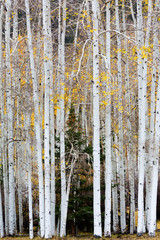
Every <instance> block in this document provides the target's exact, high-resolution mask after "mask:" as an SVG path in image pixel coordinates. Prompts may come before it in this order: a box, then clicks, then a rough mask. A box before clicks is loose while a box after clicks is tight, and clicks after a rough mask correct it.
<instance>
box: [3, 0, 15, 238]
mask: <svg viewBox="0 0 160 240" xmlns="http://www.w3.org/2000/svg"><path fill="white" fill-rule="evenodd" d="M6 10H7V11H6V22H5V50H6V79H7V80H6V81H7V84H6V87H7V91H6V97H7V124H8V126H7V129H8V136H7V137H8V142H7V144H8V165H9V234H10V235H14V233H15V182H14V156H13V154H14V151H13V148H14V144H13V100H12V82H11V72H10V69H11V64H10V11H11V1H10V0H7V1H6Z"/></svg>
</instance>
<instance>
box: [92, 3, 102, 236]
mask: <svg viewBox="0 0 160 240" xmlns="http://www.w3.org/2000/svg"><path fill="white" fill-rule="evenodd" d="M98 19H99V2H98V1H97V0H92V22H93V212H94V236H97V237H102V225H101V195H100V193H101V191H100V120H99V46H98V22H99V21H98Z"/></svg>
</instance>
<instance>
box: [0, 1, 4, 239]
mask: <svg viewBox="0 0 160 240" xmlns="http://www.w3.org/2000/svg"><path fill="white" fill-rule="evenodd" d="M2 17H3V5H2V4H1V7H0V96H1V98H2V96H3V85H2V78H3V63H2V56H3V54H2V22H3V21H2ZM3 107H4V106H3V101H1V105H0V110H1V112H0V114H1V139H0V145H1V148H0V170H1V176H0V237H1V238H3V237H4V224H3V208H2V192H1V191H2V184H1V182H2V179H3V176H2V163H3V158H4V155H3V153H4V150H3V147H4V135H3V127H4V124H3V120H4V117H3V116H4V114H3V111H4V108H3Z"/></svg>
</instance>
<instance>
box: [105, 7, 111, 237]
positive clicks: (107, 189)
mask: <svg viewBox="0 0 160 240" xmlns="http://www.w3.org/2000/svg"><path fill="white" fill-rule="evenodd" d="M106 29H107V30H108V29H110V3H108V4H107V6H106ZM106 64H107V67H108V69H107V70H108V71H109V72H110V70H111V66H110V32H109V31H107V33H106ZM107 76H108V79H107V85H106V87H107V89H106V92H107V93H108V97H107V99H106V100H107V106H106V116H105V127H106V133H105V220H104V221H105V222H104V236H106V237H110V236H111V177H112V170H111V163H112V161H111V95H110V91H111V78H110V75H109V74H107Z"/></svg>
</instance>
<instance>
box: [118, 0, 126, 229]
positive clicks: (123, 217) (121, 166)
mask: <svg viewBox="0 0 160 240" xmlns="http://www.w3.org/2000/svg"><path fill="white" fill-rule="evenodd" d="M118 6H119V5H118V0H116V30H117V31H118V32H120V26H119V9H118V8H119V7H118ZM117 49H118V53H117V58H118V60H117V61H118V66H117V67H118V85H119V104H120V107H119V150H120V156H119V160H120V161H119V171H120V172H119V174H120V219H121V222H120V225H121V232H122V233H124V232H125V230H126V209H125V182H124V181H125V178H124V159H123V109H122V108H123V106H122V70H121V39H120V35H119V34H118V35H117Z"/></svg>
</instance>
